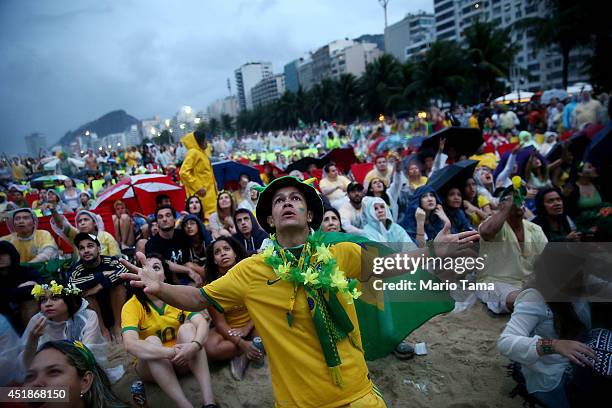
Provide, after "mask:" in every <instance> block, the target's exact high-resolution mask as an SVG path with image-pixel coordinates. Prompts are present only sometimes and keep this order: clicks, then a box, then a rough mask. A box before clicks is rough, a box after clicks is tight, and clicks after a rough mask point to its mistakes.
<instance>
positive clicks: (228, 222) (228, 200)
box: [208, 190, 236, 239]
mask: <svg viewBox="0 0 612 408" xmlns="http://www.w3.org/2000/svg"><path fill="white" fill-rule="evenodd" d="M235 211H236V206H235V205H234V199H233V198H232V195H231V194H230V193H228V192H227V191H224V190H221V191H220V192H219V195H217V212H214V213H212V215H211V216H210V219H209V220H208V228H209V229H210V233H211V235H212V237H213V239H217V238H219V237H220V236H225V237H230V236H232V234H235V233H236V226H235V225H234V212H235Z"/></svg>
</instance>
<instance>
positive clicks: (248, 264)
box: [123, 176, 478, 408]
mask: <svg viewBox="0 0 612 408" xmlns="http://www.w3.org/2000/svg"><path fill="white" fill-rule="evenodd" d="M322 218H323V205H322V202H321V199H320V197H319V195H318V194H317V192H316V190H315V189H314V188H313V187H312V186H311V185H309V184H307V183H306V182H301V181H300V180H298V179H297V178H294V177H291V176H286V177H280V178H278V179H275V180H274V181H272V182H271V183H270V184H269V185H268V186H267V187H266V188H265V189H264V190H263V191H262V192H261V195H260V199H259V201H258V203H257V219H258V221H259V223H260V224H261V225H262V226H263V227H264V229H266V231H268V232H270V233H274V235H272V237H271V239H272V242H273V245H272V246H270V247H269V248H268V249H266V250H265V251H264V252H263V253H261V254H258V255H254V256H252V257H250V258H247V259H245V260H243V261H241V262H240V263H238V264H237V265H236V266H234V267H233V268H232V269H231V270H230V271H229V272H228V273H227V274H226V275H225V276H223V277H221V278H219V279H217V280H216V281H214V282H213V283H211V284H209V285H206V286H205V287H204V288H201V289H197V288H193V287H179V286H173V285H167V284H165V283H159V282H158V281H156V280H155V279H154V278H153V273H152V271H150V270H148V269H147V268H146V267H145V268H137V267H136V266H134V265H131V264H129V263H127V262H126V263H125V265H126V266H127V267H128V269H130V270H131V271H132V272H133V273H127V274H124V275H123V277H124V278H126V279H130V280H132V282H131V284H132V286H135V287H143V288H145V292H146V293H150V294H154V295H155V296H157V297H159V298H160V299H163V300H164V301H165V302H167V303H168V304H171V305H174V306H176V307H179V308H181V309H184V310H193V311H199V310H202V309H204V308H205V307H207V306H209V305H213V306H214V307H215V308H217V309H219V310H221V311H223V310H225V309H228V310H230V309H233V308H236V307H239V306H246V307H247V309H248V310H249V315H250V316H251V318H252V320H253V322H254V324H255V328H256V329H257V332H258V333H259V335H260V337H261V338H262V340H263V344H264V347H265V350H266V352H267V354H268V357H269V361H270V368H271V372H272V386H273V388H274V395H275V400H276V406H278V407H349V406H350V407H374V408H376V407H385V406H386V404H385V402H384V400H383V399H382V396H381V395H380V393H379V392H378V390H377V389H376V387H375V386H374V384H373V383H372V381H371V380H370V377H369V374H368V367H367V365H366V362H365V358H364V354H363V351H362V349H361V344H360V333H359V324H358V320H357V314H356V311H355V306H354V304H353V299H354V298H356V297H358V295H359V292H358V290H357V288H356V287H355V283H356V280H355V279H356V278H362V279H363V278H368V277H369V274H371V271H369V272H368V271H365V274H364V276H361V275H362V273H361V272H362V271H361V248H360V246H358V245H357V244H354V243H350V242H342V243H337V244H335V245H331V246H329V247H328V246H325V245H322V244H321V242H317V241H316V237H317V236H319V237H320V236H321V234H320V233H315V234H311V229H314V230H316V229H317V228H318V227H319V225H320V224H321V221H322ZM436 239H437V240H438V241H439V242H455V243H466V242H471V241H473V240H475V239H478V234H477V233H475V232H467V233H461V234H454V235H453V234H450V233H449V229H446V230H445V231H444V232H443V233H441V234H440V235H439V236H438V237H437V238H436ZM423 253H424V252H423V250H418V251H415V252H414V254H413V255H414V256H421V254H423ZM137 256H138V257H139V258H144V257H143V255H142V254H138V255H137ZM143 264H144V263H143ZM365 275H368V276H365Z"/></svg>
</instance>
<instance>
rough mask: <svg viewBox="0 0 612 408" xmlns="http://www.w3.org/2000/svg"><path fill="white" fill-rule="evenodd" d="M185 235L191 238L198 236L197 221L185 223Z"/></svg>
mask: <svg viewBox="0 0 612 408" xmlns="http://www.w3.org/2000/svg"><path fill="white" fill-rule="evenodd" d="M185 234H187V236H189V237H195V236H196V235H197V234H198V223H197V222H195V220H187V222H185Z"/></svg>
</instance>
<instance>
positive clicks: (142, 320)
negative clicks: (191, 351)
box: [121, 296, 198, 347]
mask: <svg viewBox="0 0 612 408" xmlns="http://www.w3.org/2000/svg"><path fill="white" fill-rule="evenodd" d="M149 307H150V309H151V310H150V311H149V313H147V312H146V310H145V309H144V307H143V306H142V304H140V302H139V301H138V299H137V298H136V296H132V297H131V299H130V300H128V301H127V302H125V304H124V305H123V308H122V309H121V332H122V333H123V332H126V331H128V330H135V331H137V332H138V338H139V339H140V340H144V339H146V338H147V337H150V336H157V337H159V339H160V340H161V341H162V344H163V345H164V347H172V346H174V345H175V344H176V335H177V333H178V329H179V327H180V326H181V324H183V322H184V321H185V320H187V319H191V318H192V317H193V316H195V315H197V314H198V313H192V312H184V311H182V310H180V309H177V308H176V307H173V306H170V305H167V304H165V303H164V304H163V305H162V307H161V309H160V308H158V307H157V306H155V304H153V303H152V302H149ZM181 315H182V317H181ZM181 320H182V321H181Z"/></svg>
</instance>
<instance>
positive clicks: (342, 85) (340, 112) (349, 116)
mask: <svg viewBox="0 0 612 408" xmlns="http://www.w3.org/2000/svg"><path fill="white" fill-rule="evenodd" d="M335 88H336V89H335V94H336V97H335V98H334V99H335V101H336V106H335V107H334V118H335V119H337V120H338V121H340V122H342V123H346V122H348V121H351V120H353V119H355V118H356V117H357V115H358V114H359V83H358V82H357V78H356V77H355V75H353V74H350V73H349V74H342V75H340V78H339V79H338V81H336V83H335Z"/></svg>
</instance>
